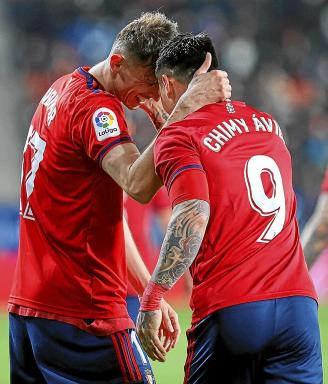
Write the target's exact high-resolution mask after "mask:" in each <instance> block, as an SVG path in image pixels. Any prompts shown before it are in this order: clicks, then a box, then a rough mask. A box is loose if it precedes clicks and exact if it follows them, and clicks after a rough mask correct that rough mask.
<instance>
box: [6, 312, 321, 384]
mask: <svg viewBox="0 0 328 384" xmlns="http://www.w3.org/2000/svg"><path fill="white" fill-rule="evenodd" d="M319 315H320V327H321V340H322V352H323V367H324V384H328V306H327V305H326V306H321V308H320V311H319ZM179 319H180V324H181V327H182V335H181V339H180V342H179V343H178V345H177V346H176V347H175V349H174V350H172V351H171V352H170V353H169V355H168V357H167V361H166V362H165V363H164V364H161V363H153V368H154V372H155V376H156V377H157V383H158V384H182V382H183V366H184V362H185V358H186V337H185V331H186V329H187V328H189V324H190V312H189V310H187V309H184V310H180V311H179ZM0 383H1V384H9V358H8V321H7V316H6V314H2V315H0Z"/></svg>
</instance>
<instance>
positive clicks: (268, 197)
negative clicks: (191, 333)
mask: <svg viewBox="0 0 328 384" xmlns="http://www.w3.org/2000/svg"><path fill="white" fill-rule="evenodd" d="M170 132H172V135H173V136H174V139H173V140H177V141H178V140H179V141H180V143H181V142H184V143H186V147H188V148H189V149H190V148H194V150H195V153H196V154H197V156H194V155H188V153H187V152H186V155H185V156H184V159H183V162H184V167H185V169H187V168H188V167H190V168H193V167H194V166H196V165H197V164H198V166H199V167H201V168H202V169H203V170H204V171H205V173H206V177H207V181H208V187H209V199H210V220H209V223H208V227H207V230H206V233H205V237H204V240H203V242H202V245H201V249H200V251H199V253H198V255H197V257H196V259H195V261H194V263H193V265H192V267H191V272H192V275H193V280H194V288H193V295H192V307H193V309H194V318H193V321H194V322H196V321H199V320H200V319H201V318H204V317H205V316H206V315H207V314H209V313H211V312H213V311H215V310H217V309H220V308H223V307H227V306H231V305H234V304H240V303H244V302H250V301H257V300H265V299H270V298H277V297H286V296H293V295H304V296H312V297H315V292H314V289H313V285H312V282H311V280H310V278H309V276H308V271H307V268H306V265H305V261H304V257H303V253H302V249H301V245H300V241H299V233H298V227H297V221H296V200H295V195H294V192H293V188H292V164H291V157H290V154H289V152H288V149H287V148H286V145H285V143H284V141H283V137H282V133H281V129H280V127H279V125H278V123H277V122H276V121H275V120H274V119H273V118H272V117H271V116H270V115H268V114H266V113H263V112H260V111H257V110H255V109H253V108H251V107H248V106H246V105H245V104H244V103H241V102H234V103H218V104H212V105H210V106H206V107H203V108H202V109H200V110H198V111H197V112H195V113H193V114H191V115H190V116H188V117H187V118H186V119H185V120H183V121H182V122H179V123H177V124H176V125H173V126H171V127H169V128H168V129H167V132H164V136H165V135H167V136H168V138H169V137H170V135H171V133H170ZM173 132H175V134H174V133H173ZM171 142H172V144H171V145H172V147H174V143H173V141H172V139H171ZM180 145H181V144H180ZM189 149H188V150H189ZM198 162H199V163H198ZM180 165H181V164H180ZM182 168H183V167H182Z"/></svg>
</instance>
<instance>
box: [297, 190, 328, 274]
mask: <svg viewBox="0 0 328 384" xmlns="http://www.w3.org/2000/svg"><path fill="white" fill-rule="evenodd" d="M302 245H303V248H304V255H305V259H306V262H307V264H308V267H311V266H312V265H313V263H314V262H315V260H316V259H317V257H318V256H319V255H320V254H321V253H322V251H323V250H324V249H325V248H327V247H328V193H323V194H321V195H320V197H319V200H318V203H317V206H316V208H315V212H314V214H313V215H312V217H311V219H310V220H309V222H308V223H307V225H306V226H305V228H304V230H303V232H302Z"/></svg>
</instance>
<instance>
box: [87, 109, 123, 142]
mask: <svg viewBox="0 0 328 384" xmlns="http://www.w3.org/2000/svg"><path fill="white" fill-rule="evenodd" d="M92 123H93V127H94V129H95V131H96V135H97V140H98V141H103V140H105V139H108V138H109V137H115V136H118V135H119V134H120V133H121V130H120V128H119V126H118V122H117V118H116V115H115V113H114V112H113V111H111V110H110V109H109V108H105V107H103V108H99V109H97V110H96V112H95V113H94V114H93V116H92Z"/></svg>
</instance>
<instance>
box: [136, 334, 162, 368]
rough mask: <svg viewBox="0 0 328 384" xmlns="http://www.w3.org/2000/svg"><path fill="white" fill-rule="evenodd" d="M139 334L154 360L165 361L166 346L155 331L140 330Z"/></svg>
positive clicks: (144, 347) (144, 346)
mask: <svg viewBox="0 0 328 384" xmlns="http://www.w3.org/2000/svg"><path fill="white" fill-rule="evenodd" d="M138 336H139V339H140V342H141V345H142V347H143V349H144V350H145V352H146V353H147V355H148V356H149V357H150V358H151V359H152V360H158V361H161V362H164V361H165V355H166V351H165V348H164V347H163V345H162V343H161V341H160V339H159V337H158V336H157V335H156V334H155V333H153V332H149V331H143V332H142V331H141V332H140V330H139V332H138Z"/></svg>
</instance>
